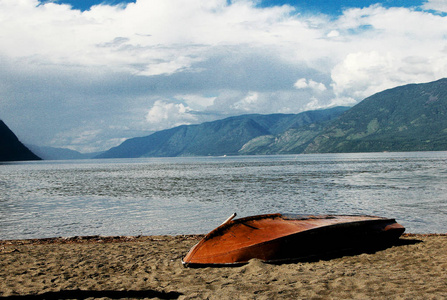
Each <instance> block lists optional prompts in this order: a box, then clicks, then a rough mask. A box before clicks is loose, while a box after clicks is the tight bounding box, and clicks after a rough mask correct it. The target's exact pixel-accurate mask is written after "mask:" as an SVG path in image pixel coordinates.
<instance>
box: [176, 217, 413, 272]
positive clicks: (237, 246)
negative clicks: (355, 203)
mask: <svg viewBox="0 0 447 300" xmlns="http://www.w3.org/2000/svg"><path fill="white" fill-rule="evenodd" d="M404 231H405V228H404V227H403V226H401V225H399V224H398V223H396V221H395V220H394V219H387V218H381V217H374V216H337V215H324V216H297V215H293V216H288V215H281V214H270V215H260V216H253V217H246V218H241V219H237V220H233V221H229V222H227V223H225V224H223V225H221V226H219V227H217V228H216V229H214V230H213V231H211V232H210V233H209V234H207V235H206V236H205V237H204V238H203V239H202V240H201V241H200V242H199V243H198V244H197V245H195V246H194V247H193V248H192V249H191V250H190V251H189V253H188V254H187V255H186V256H185V257H184V259H183V264H184V265H185V266H207V265H228V264H244V263H247V262H248V261H249V260H250V259H253V258H257V259H260V260H262V261H265V262H281V261H287V260H294V259H300V258H306V257H311V256H316V255H322V254H328V253H331V252H336V251H340V250H343V249H350V248H356V247H360V246H368V245H377V244H378V243H386V242H390V241H393V240H396V239H398V238H399V236H400V235H402V233H403V232H404Z"/></svg>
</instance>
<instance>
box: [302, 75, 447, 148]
mask: <svg viewBox="0 0 447 300" xmlns="http://www.w3.org/2000/svg"><path fill="white" fill-rule="evenodd" d="M438 150H447V79H446V78H444V79H440V80H437V81H434V82H429V83H422V84H409V85H404V86H400V87H396V88H392V89H388V90H385V91H383V92H380V93H377V94H374V95H372V96H371V97H368V98H366V99H365V100H363V101H362V102H360V103H359V104H357V105H356V106H354V107H353V108H351V109H350V110H349V111H347V112H346V113H345V114H343V115H342V116H340V117H339V118H338V119H337V120H334V122H332V123H331V124H330V126H327V127H325V128H324V129H323V131H322V132H321V133H320V134H318V135H317V136H316V137H315V138H314V140H313V141H312V142H311V143H310V144H309V145H308V146H307V147H306V149H304V151H303V152H304V153H326V152H377V151H379V152H380V151H438Z"/></svg>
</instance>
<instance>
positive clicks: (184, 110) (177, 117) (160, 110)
mask: <svg viewBox="0 0 447 300" xmlns="http://www.w3.org/2000/svg"><path fill="white" fill-rule="evenodd" d="M191 112H192V110H191V109H190V108H189V107H187V106H185V105H183V104H182V103H179V104H176V103H168V102H165V101H161V100H157V101H155V103H154V105H153V106H152V107H151V108H150V109H149V111H148V112H147V115H146V120H147V121H148V122H149V123H151V124H153V125H155V128H157V127H158V128H157V129H164V128H169V127H174V126H179V125H183V124H190V123H193V122H196V121H197V118H196V117H195V116H194V115H193V114H192V113H191Z"/></svg>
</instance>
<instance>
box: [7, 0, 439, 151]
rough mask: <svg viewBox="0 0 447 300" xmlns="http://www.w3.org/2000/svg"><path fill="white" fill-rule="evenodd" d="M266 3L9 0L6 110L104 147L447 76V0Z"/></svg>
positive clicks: (66, 138) (13, 120)
mask: <svg viewBox="0 0 447 300" xmlns="http://www.w3.org/2000/svg"><path fill="white" fill-rule="evenodd" d="M105 3H107V2H105ZM257 4H258V2H257V1H254V0H253V1H250V0H243V1H231V2H229V1H226V0H207V1H204V0H190V1H187V2H185V1H183V0H139V1H136V2H135V3H129V4H128V5H127V6H123V5H107V4H101V5H96V6H93V7H92V8H91V9H90V10H87V11H83V12H81V11H79V10H74V9H72V8H71V7H70V6H68V5H62V4H58V3H51V2H47V3H43V4H41V3H40V2H39V1H37V0H20V1H18V0H1V1H0V36H1V37H2V41H3V42H2V43H0V63H1V66H2V67H1V68H0V112H1V115H0V117H1V118H2V119H3V120H4V121H5V122H6V123H7V124H8V125H10V126H11V127H12V129H14V130H15V132H16V133H17V134H18V135H19V137H22V138H23V140H25V141H27V142H29V141H32V142H34V143H37V144H43V145H45V144H54V145H55V144H57V145H59V146H69V147H72V148H73V147H77V149H78V150H82V149H87V144H86V143H87V142H85V143H84V142H82V143H81V141H80V140H79V137H80V136H82V137H84V139H83V140H84V141H87V140H89V141H93V140H95V139H96V141H97V143H95V147H96V150H106V148H107V147H109V145H111V144H113V143H117V142H118V141H121V140H122V139H123V138H128V137H131V135H142V134H145V133H148V132H152V131H153V130H159V129H164V128H169V127H172V126H175V125H177V124H189V123H196V122H202V121H208V120H212V119H215V118H221V117H224V116H228V115H232V114H240V113H278V112H287V113H298V112H301V111H303V110H307V109H309V108H323V107H329V106H333V105H337V104H354V103H357V102H359V101H361V100H362V99H363V98H365V97H367V96H370V95H371V94H373V93H376V92H379V91H381V90H383V89H386V88H390V87H394V86H397V85H401V84H406V83H413V82H426V81H431V80H436V79H439V78H441V77H446V76H447V58H446V57H447V55H446V54H447V46H446V43H445V32H447V16H445V15H444V14H442V13H439V12H445V11H446V8H445V4H444V1H436V0H431V1H427V2H425V3H424V4H423V6H421V7H420V9H414V8H406V7H391V8H385V7H383V6H381V5H380V4H377V5H373V6H370V7H364V8H351V9H346V10H344V11H343V13H342V15H340V16H337V17H333V16H325V15H323V14H318V15H311V14H310V13H306V14H302V13H301V12H300V11H299V10H298V9H296V8H294V7H292V6H290V5H283V6H271V7H260V6H258V5H257ZM427 10H430V11H427ZM433 10H436V11H437V12H438V13H433ZM297 79H298V80H297ZM61 124H64V125H61ZM113 126H118V127H114V128H115V129H112V127H113ZM116 128H119V129H116ZM82 132H84V133H82ZM85 133H88V134H85ZM57 141H59V142H57ZM81 144H82V145H81ZM101 145H103V146H101ZM91 148H92V147H90V148H88V149H91Z"/></svg>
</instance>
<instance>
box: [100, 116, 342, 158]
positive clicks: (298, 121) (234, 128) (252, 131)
mask: <svg viewBox="0 0 447 300" xmlns="http://www.w3.org/2000/svg"><path fill="white" fill-rule="evenodd" d="M347 109H348V108H347V107H336V108H331V109H326V110H316V111H308V112H303V113H300V114H272V115H259V114H252V115H242V116H235V117H229V118H226V119H223V120H217V121H213V122H206V123H202V124H198V125H182V126H178V127H175V128H171V129H167V130H162V131H158V132H155V133H153V134H151V135H149V136H145V137H139V138H132V139H128V140H126V141H124V142H123V143H122V144H121V145H119V146H117V147H114V148H112V149H110V150H108V151H106V152H105V153H103V154H101V155H99V156H98V158H124V157H126V158H131V157H157V156H159V157H173V156H208V155H213V156H220V155H238V154H241V153H240V150H241V148H242V147H243V146H244V145H245V144H246V143H247V142H249V141H250V140H252V139H254V138H257V137H260V136H266V135H274V134H280V133H282V132H284V131H287V130H289V129H294V128H301V127H302V126H305V125H309V124H313V123H318V122H323V121H328V120H331V119H334V118H336V117H338V116H339V115H340V114H341V113H343V112H344V111H346V110H347Z"/></svg>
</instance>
